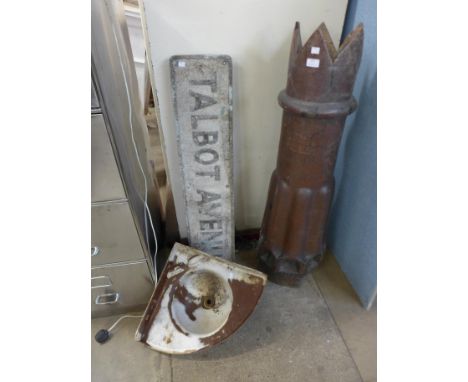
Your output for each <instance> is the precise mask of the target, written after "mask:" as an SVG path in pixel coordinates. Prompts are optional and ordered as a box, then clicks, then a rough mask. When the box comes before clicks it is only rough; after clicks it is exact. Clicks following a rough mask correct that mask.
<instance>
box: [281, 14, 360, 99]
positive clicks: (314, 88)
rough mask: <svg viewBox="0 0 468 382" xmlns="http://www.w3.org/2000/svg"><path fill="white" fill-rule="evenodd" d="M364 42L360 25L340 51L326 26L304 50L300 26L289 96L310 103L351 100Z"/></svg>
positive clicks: (292, 55)
mask: <svg viewBox="0 0 468 382" xmlns="http://www.w3.org/2000/svg"><path fill="white" fill-rule="evenodd" d="M363 38H364V30H363V26H362V24H359V25H358V26H357V27H356V29H355V30H354V31H352V32H351V33H350V34H349V35H348V36H347V37H346V39H345V40H344V42H343V44H342V45H341V46H340V48H339V49H338V51H337V50H336V49H335V46H334V44H333V41H332V39H331V37H330V33H329V32H328V29H327V27H326V26H325V24H324V23H322V24H320V25H319V27H318V28H317V29H316V30H315V32H314V33H312V35H311V36H310V38H309V39H308V40H307V42H306V43H305V45H304V46H302V42H301V31H300V25H299V22H296V25H295V27H294V32H293V38H292V42H291V52H290V56H289V69H288V83H287V87H286V93H287V95H288V96H290V97H293V98H296V99H298V100H302V101H307V102H339V101H345V100H348V99H350V98H351V97H352V91H353V86H354V81H355V79H356V74H357V71H358V68H359V63H360V61H361V55H362V46H363Z"/></svg>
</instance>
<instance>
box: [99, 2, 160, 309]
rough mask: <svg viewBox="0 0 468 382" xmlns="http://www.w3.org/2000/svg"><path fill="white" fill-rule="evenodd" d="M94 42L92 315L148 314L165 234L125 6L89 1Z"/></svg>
mask: <svg viewBox="0 0 468 382" xmlns="http://www.w3.org/2000/svg"><path fill="white" fill-rule="evenodd" d="M91 37H92V38H91V68H92V81H91V82H92V94H91V313H92V316H93V317H97V316H104V315H112V314H120V313H124V312H127V311H136V310H138V309H144V307H145V306H146V304H147V302H148V300H149V298H150V297H151V293H152V292H153V289H154V283H155V280H156V273H155V272H154V265H153V261H154V256H155V253H156V252H157V244H158V243H157V237H158V235H159V234H160V232H161V231H160V200H159V199H158V198H159V191H158V188H157V182H156V181H155V177H154V175H153V173H152V172H151V167H150V163H149V158H148V149H147V147H148V144H149V137H148V130H147V127H146V122H145V119H144V116H143V112H142V108H141V105H140V100H139V96H138V88H137V79H136V73H135V68H134V66H133V61H132V59H131V57H132V54H131V47H130V41H129V37H128V29H127V25H126V23H125V17H124V10H123V5H122V2H121V1H118V0H92V1H91ZM153 227H154V230H153Z"/></svg>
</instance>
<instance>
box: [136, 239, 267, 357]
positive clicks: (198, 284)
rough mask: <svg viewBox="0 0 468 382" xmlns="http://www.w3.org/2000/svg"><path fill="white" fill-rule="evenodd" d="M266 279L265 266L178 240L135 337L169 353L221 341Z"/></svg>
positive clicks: (235, 326) (255, 298)
mask: <svg viewBox="0 0 468 382" xmlns="http://www.w3.org/2000/svg"><path fill="white" fill-rule="evenodd" d="M266 280H267V279H266V275H265V274H263V273H262V272H259V271H256V270H254V269H251V268H247V267H244V266H242V265H239V264H235V263H232V262H229V261H227V260H224V259H221V258H218V257H215V256H211V255H208V254H206V253H203V252H201V251H198V250H196V249H193V248H190V247H187V246H184V245H182V244H179V243H176V244H175V245H174V247H173V249H172V251H171V254H170V255H169V259H168V261H167V263H166V266H165V268H164V270H163V272H162V274H161V277H160V279H159V282H158V285H157V286H156V289H155V291H154V293H153V296H152V297H151V300H150V302H149V304H148V307H147V308H146V311H145V314H144V316H143V319H142V321H141V322H140V325H139V327H138V330H137V332H136V335H135V338H136V340H137V341H141V342H143V343H145V344H147V345H148V346H150V347H151V348H153V349H155V350H158V351H160V352H163V353H169V354H186V353H192V352H195V351H197V350H200V349H203V348H205V347H208V346H212V345H214V344H217V343H219V342H221V341H223V340H224V339H226V338H227V337H229V336H230V335H231V334H232V333H234V332H235V331H236V330H237V329H238V328H239V327H240V326H241V325H242V324H243V323H244V322H245V320H246V319H247V318H248V317H249V316H250V314H251V313H252V311H253V310H254V309H255V306H256V305H257V302H258V300H259V298H260V296H261V294H262V292H263V287H264V286H265V283H266Z"/></svg>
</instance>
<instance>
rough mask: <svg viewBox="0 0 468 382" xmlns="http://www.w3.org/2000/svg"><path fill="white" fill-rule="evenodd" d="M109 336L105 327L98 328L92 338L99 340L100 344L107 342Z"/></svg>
mask: <svg viewBox="0 0 468 382" xmlns="http://www.w3.org/2000/svg"><path fill="white" fill-rule="evenodd" d="M109 338H110V333H109V331H108V330H106V329H101V330H99V331H98V332H97V333H96V335H95V336H94V339H95V340H96V342H99V343H100V344H103V343H104V342H107V340H108V339H109Z"/></svg>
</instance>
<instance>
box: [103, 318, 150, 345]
mask: <svg viewBox="0 0 468 382" xmlns="http://www.w3.org/2000/svg"><path fill="white" fill-rule="evenodd" d="M142 317H143V316H142V315H141V316H134V315H131V314H126V315H125V316H122V317H119V318H118V319H117V321H115V322H114V323H113V324H112V325H111V326H110V328H109V329H101V330H99V331H98V332H97V333H96V334H95V336H94V339H95V340H96V342H99V343H100V344H103V343H104V342H107V341H108V340H109V338H110V337H111V333H110V332H111V331H112V330H113V329H115V327H116V326H117V325H118V324H119V322H120V321H122V320H123V319H125V318H142Z"/></svg>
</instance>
